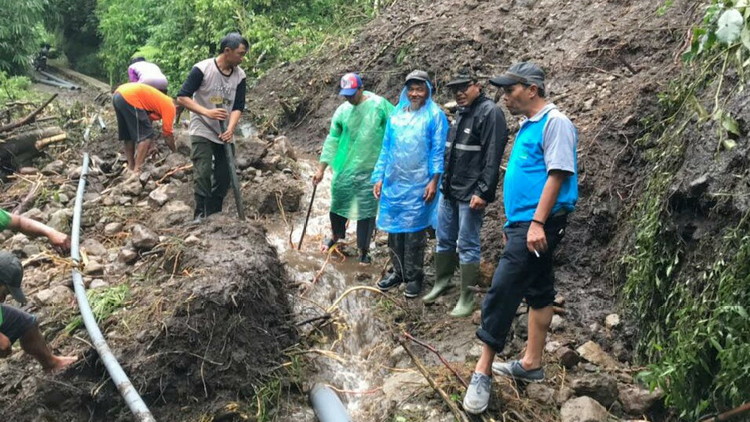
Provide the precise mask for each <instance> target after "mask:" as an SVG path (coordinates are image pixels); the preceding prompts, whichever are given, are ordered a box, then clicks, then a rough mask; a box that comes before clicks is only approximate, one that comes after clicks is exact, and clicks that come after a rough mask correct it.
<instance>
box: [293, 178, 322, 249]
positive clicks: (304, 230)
mask: <svg viewBox="0 0 750 422" xmlns="http://www.w3.org/2000/svg"><path fill="white" fill-rule="evenodd" d="M317 190H318V185H313V191H312V195H311V196H310V205H309V206H308V207H307V216H305V225H304V226H302V236H300V238H299V243H298V244H297V250H298V251H301V250H302V240H303V239H304V238H305V232H307V222H308V221H310V211H312V206H313V201H315V192H316V191H317Z"/></svg>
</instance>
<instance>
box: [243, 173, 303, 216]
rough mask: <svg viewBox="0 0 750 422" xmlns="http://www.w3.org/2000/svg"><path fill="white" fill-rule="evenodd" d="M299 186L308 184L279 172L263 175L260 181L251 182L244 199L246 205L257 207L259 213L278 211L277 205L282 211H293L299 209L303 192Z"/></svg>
mask: <svg viewBox="0 0 750 422" xmlns="http://www.w3.org/2000/svg"><path fill="white" fill-rule="evenodd" d="M301 186H308V185H306V184H301V183H299V181H297V180H294V179H289V178H288V177H287V176H284V175H281V174H273V175H272V176H271V177H268V178H266V177H264V178H263V179H262V182H261V183H253V185H252V188H251V189H250V194H249V198H248V197H246V198H245V199H244V200H245V203H246V205H249V206H251V207H253V208H255V209H257V211H258V213H260V214H275V213H279V206H281V207H282V208H283V209H284V212H295V211H299V209H300V198H302V195H303V194H304V192H303V191H302V188H301Z"/></svg>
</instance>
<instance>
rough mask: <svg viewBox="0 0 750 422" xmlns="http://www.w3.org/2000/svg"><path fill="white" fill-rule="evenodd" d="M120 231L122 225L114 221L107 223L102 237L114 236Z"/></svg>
mask: <svg viewBox="0 0 750 422" xmlns="http://www.w3.org/2000/svg"><path fill="white" fill-rule="evenodd" d="M120 231H122V223H121V222H119V221H114V222H111V223H107V225H106V226H104V235H105V236H114V235H116V234H117V233H119V232H120Z"/></svg>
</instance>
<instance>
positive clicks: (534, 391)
mask: <svg viewBox="0 0 750 422" xmlns="http://www.w3.org/2000/svg"><path fill="white" fill-rule="evenodd" d="M526 395H527V396H528V397H529V398H530V399H531V400H534V401H537V402H539V403H544V404H554V403H555V390H553V389H552V388H550V387H548V386H546V385H544V384H539V383H531V384H529V385H528V386H527V387H526Z"/></svg>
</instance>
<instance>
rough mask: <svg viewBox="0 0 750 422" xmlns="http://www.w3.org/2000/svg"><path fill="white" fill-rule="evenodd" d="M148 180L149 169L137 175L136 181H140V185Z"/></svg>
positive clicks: (149, 175) (149, 177)
mask: <svg viewBox="0 0 750 422" xmlns="http://www.w3.org/2000/svg"><path fill="white" fill-rule="evenodd" d="M149 180H151V172H150V171H144V172H141V174H140V175H139V176H138V181H139V182H141V185H145V184H146V183H148V181H149Z"/></svg>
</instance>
